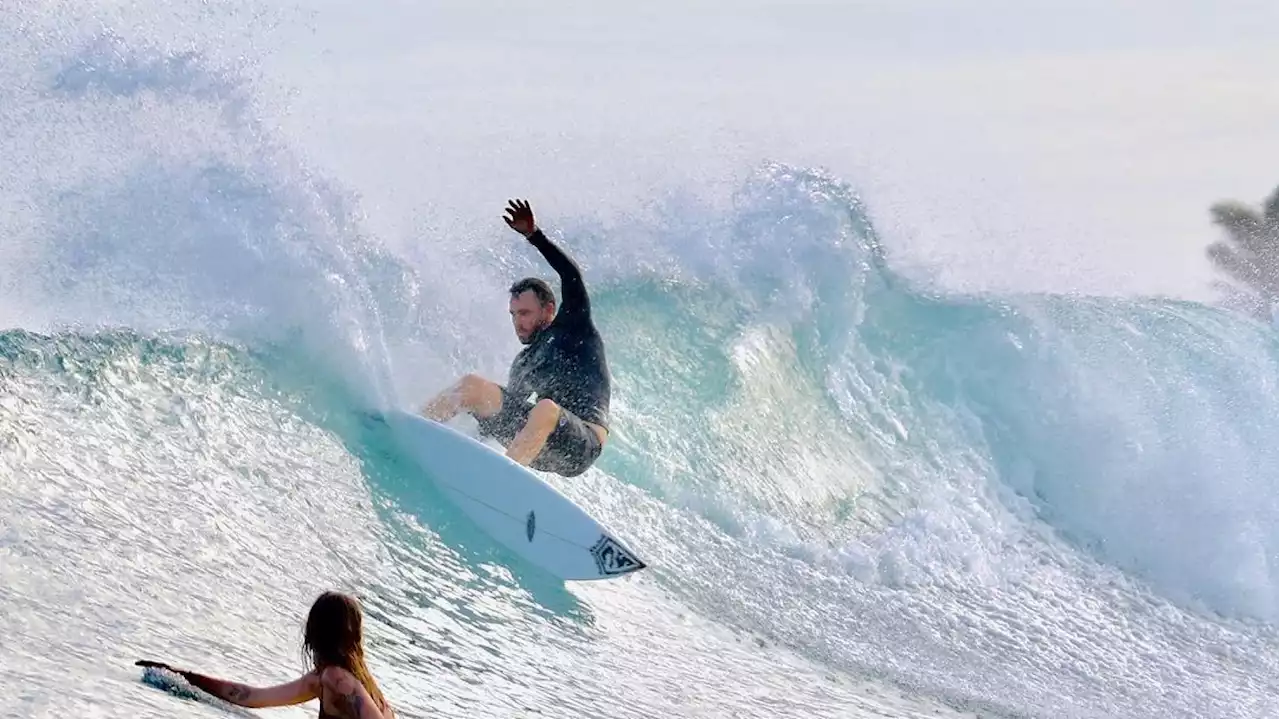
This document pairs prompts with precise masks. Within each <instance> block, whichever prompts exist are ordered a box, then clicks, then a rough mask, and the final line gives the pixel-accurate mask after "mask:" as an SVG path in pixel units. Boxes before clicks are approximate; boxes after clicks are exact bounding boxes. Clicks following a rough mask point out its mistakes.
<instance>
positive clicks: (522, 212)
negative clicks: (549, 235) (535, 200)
mask: <svg viewBox="0 0 1280 719" xmlns="http://www.w3.org/2000/svg"><path fill="white" fill-rule="evenodd" d="M510 202H511V204H509V205H507V217H504V218H502V219H503V220H505V221H506V223H507V226H508V227H510V228H511V229H513V230H515V231H516V232H519V233H520V234H522V235H524V236H525V237H528V236H529V235H532V234H533V231H534V230H536V229H538V226H537V225H535V224H534V222H533V210H531V209H529V203H528V202H526V201H525V200H511V201H510Z"/></svg>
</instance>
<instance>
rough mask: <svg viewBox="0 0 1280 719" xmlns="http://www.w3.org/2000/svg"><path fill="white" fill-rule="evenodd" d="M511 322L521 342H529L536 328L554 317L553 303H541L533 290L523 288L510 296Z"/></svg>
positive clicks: (535, 332)
mask: <svg viewBox="0 0 1280 719" xmlns="http://www.w3.org/2000/svg"><path fill="white" fill-rule="evenodd" d="M510 309H511V324H512V326H514V327H515V330H516V337H518V338H520V342H521V344H526V345H527V344H529V343H530V342H531V341H533V336H534V335H535V334H537V333H538V330H540V329H542V328H543V327H546V326H547V325H549V324H551V320H552V319H554V318H555V315H556V306H555V304H554V303H551V304H546V305H544V304H542V303H541V302H539V301H538V296H537V295H536V294H534V293H533V290H525V291H524V292H521V293H520V294H518V295H516V296H515V297H512V298H511V307H510Z"/></svg>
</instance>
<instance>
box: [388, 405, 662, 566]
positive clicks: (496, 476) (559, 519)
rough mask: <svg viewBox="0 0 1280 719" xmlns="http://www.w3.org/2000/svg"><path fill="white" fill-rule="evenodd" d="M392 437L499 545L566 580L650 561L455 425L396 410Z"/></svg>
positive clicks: (391, 423) (535, 477) (552, 489)
mask: <svg viewBox="0 0 1280 719" xmlns="http://www.w3.org/2000/svg"><path fill="white" fill-rule="evenodd" d="M383 420H384V421H385V422H386V423H387V426H388V427H390V429H391V433H392V436H393V437H395V439H396V442H397V444H399V445H400V446H401V448H403V450H404V451H405V452H406V454H408V455H409V456H410V457H412V458H413V460H414V461H415V462H416V463H417V465H418V466H419V467H420V468H421V469H422V472H423V474H425V475H427V476H428V477H430V478H431V480H432V481H434V482H435V483H436V485H437V486H439V487H440V489H441V490H442V491H444V493H445V494H447V495H448V496H449V497H450V498H451V499H452V500H454V502H456V503H457V505H458V507H459V509H461V510H462V511H463V512H465V513H466V514H467V516H468V517H470V518H471V519H472V520H474V521H475V522H476V523H477V524H479V525H480V527H481V528H482V529H484V530H485V531H486V532H488V533H489V535H490V536H492V537H493V538H494V539H496V540H497V541H499V542H501V543H502V544H503V545H505V546H507V547H508V548H510V549H511V550H513V551H514V552H516V553H517V554H519V555H520V556H521V557H524V558H525V559H527V560H529V561H530V562H532V563H533V564H535V565H537V566H539V567H542V568H543V569H545V570H547V571H548V572H550V573H551V574H553V575H555V576H557V577H559V578H561V579H564V580H587V579H612V578H615V577H621V576H624V575H627V574H630V573H632V572H635V571H638V570H641V569H644V568H645V566H646V565H645V563H644V562H643V561H641V560H640V558H639V557H638V556H636V554H635V553H634V552H632V551H631V550H630V549H628V548H627V547H626V546H625V545H624V544H623V543H622V542H621V541H620V540H619V539H618V538H617V537H615V536H614V535H613V534H612V533H611V532H610V531H609V530H608V529H607V528H606V527H604V526H603V525H602V524H600V523H599V522H597V521H596V520H595V519H593V518H592V517H591V515H589V514H587V513H586V512H585V511H584V510H583V509H582V508H581V507H579V506H578V505H576V504H574V503H573V502H572V501H570V500H569V498H568V497H566V496H564V495H563V494H561V493H560V492H559V491H558V490H557V489H556V488H555V487H553V486H551V485H550V484H548V483H547V482H546V481H545V480H543V479H542V478H541V477H539V476H538V475H537V474H535V473H533V472H531V471H529V470H528V469H527V468H525V467H523V466H521V465H520V464H519V463H517V462H515V461H514V460H512V459H510V458H508V457H507V456H506V455H504V454H501V453H500V452H497V451H495V450H493V449H492V448H490V447H489V446H487V445H485V444H484V443H483V442H481V441H479V440H477V439H475V438H472V437H469V436H467V435H465V434H463V433H462V432H459V431H457V430H455V429H453V428H452V427H449V426H447V425H444V424H440V423H439V422H434V421H431V420H429V419H426V418H424V417H421V416H418V415H414V414H409V413H408V412H403V411H400V410H392V411H389V412H387V413H385V414H384V415H383Z"/></svg>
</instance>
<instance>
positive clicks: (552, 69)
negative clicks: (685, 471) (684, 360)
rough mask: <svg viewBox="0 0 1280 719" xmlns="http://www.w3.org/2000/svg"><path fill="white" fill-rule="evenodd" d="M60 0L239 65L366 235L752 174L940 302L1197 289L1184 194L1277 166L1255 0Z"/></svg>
mask: <svg viewBox="0 0 1280 719" xmlns="http://www.w3.org/2000/svg"><path fill="white" fill-rule="evenodd" d="M63 5H65V9H64V10H63V11H62V12H63V14H64V15H66V18H67V20H68V21H70V22H74V23H84V24H85V25H86V27H87V26H95V27H96V25H95V23H99V22H100V21H102V20H103V19H104V18H105V19H106V20H107V23H106V24H107V25H108V26H111V27H113V28H114V29H116V30H117V31H118V32H121V33H122V34H124V35H126V36H128V35H130V34H133V35H135V36H137V37H149V38H150V41H152V42H168V43H171V45H172V46H173V47H179V48H181V47H189V46H194V47H196V48H199V49H200V50H202V51H204V52H206V53H208V54H210V55H212V56H214V57H221V58H235V57H240V58H242V59H243V60H244V61H245V62H247V63H248V64H249V65H251V66H253V67H254V68H256V69H255V70H253V71H254V72H256V73H257V75H256V77H255V80H254V81H253V82H254V92H255V95H256V98H257V99H258V100H259V101H260V102H262V103H264V104H265V105H266V107H267V110H266V113H267V117H266V119H267V120H268V122H270V120H271V119H272V117H273V116H275V117H276V118H277V119H278V120H279V123H280V124H279V128H280V129H281V131H282V132H283V135H284V138H285V141H286V143H287V144H289V145H290V146H291V147H293V148H294V149H296V151H297V152H298V153H299V154H300V155H301V156H303V157H304V159H305V161H306V162H307V163H309V164H310V165H311V166H312V167H314V168H315V169H316V170H317V171H319V172H320V173H322V174H324V175H326V176H327V177H329V178H331V179H333V180H335V181H336V182H338V183H340V184H342V185H345V186H346V187H347V188H349V189H351V190H353V191H354V192H356V193H358V194H359V195H360V197H361V202H362V207H363V209H364V210H365V212H366V214H367V222H368V225H369V227H370V228H371V230H373V231H374V232H375V233H376V234H377V236H378V237H379V238H380V239H381V240H383V241H384V242H386V243H387V244H390V245H393V246H410V245H416V246H422V245H424V244H425V245H427V246H429V245H430V243H431V242H440V241H442V240H441V236H442V235H444V234H445V233H448V235H449V236H451V237H461V236H472V235H475V234H476V233H479V235H481V236H484V235H485V233H492V237H493V238H494V240H493V241H498V238H501V237H502V232H503V231H504V230H505V228H503V227H501V226H500V225H497V224H496V223H497V215H498V213H499V212H500V210H501V205H502V204H503V203H504V202H505V200H506V198H508V197H510V196H514V195H523V196H527V197H530V198H531V199H534V200H536V201H537V202H538V205H537V208H538V209H539V210H540V211H541V213H542V215H543V217H544V218H545V219H546V220H547V221H548V222H552V223H554V222H555V221H556V220H557V219H563V220H564V221H565V222H566V223H570V222H571V221H573V219H574V218H579V217H581V216H583V215H587V214H591V213H599V214H601V215H602V216H603V217H604V218H605V219H606V220H608V219H609V218H614V219H616V218H617V217H620V216H621V213H625V212H627V211H630V210H631V209H632V208H634V207H636V206H639V205H643V204H645V203H647V202H649V201H651V200H653V199H654V198H657V197H661V196H662V195H663V194H664V193H667V192H670V191H673V190H693V191H695V192H698V193H700V194H703V195H706V196H708V197H709V198H710V199H712V200H723V199H724V198H726V197H727V196H728V193H729V192H731V191H732V189H734V188H735V187H736V186H737V183H738V182H739V179H740V178H741V176H742V175H743V174H744V173H745V172H747V171H748V170H750V169H751V168H752V167H754V166H756V165H757V164H759V163H761V162H765V161H777V162H783V163H788V164H794V165H800V166H821V167H823V168H825V169H827V170H829V171H831V172H833V173H834V174H836V175H837V176H839V177H841V178H842V179H844V180H846V181H848V182H850V183H851V184H853V185H854V186H855V187H856V188H857V189H858V190H859V191H861V192H862V194H863V195H864V197H865V199H866V200H867V202H868V204H869V206H870V209H871V212H872V216H873V220H874V221H875V222H876V224H877V226H878V227H879V229H880V230H881V233H882V234H883V236H884V237H885V240H886V244H887V245H888V247H889V248H890V252H891V254H892V256H893V258H894V261H895V262H896V263H899V265H900V266H903V267H906V266H915V267H920V268H923V270H925V271H927V272H929V273H931V274H934V275H936V276H938V277H939V278H941V279H942V280H943V281H944V282H946V283H947V284H948V285H950V286H954V287H962V288H991V289H1028V290H1040V289H1043V290H1055V291H1062V290H1073V289H1076V290H1081V291H1085V292H1091V293H1117V292H1118V293H1159V294H1169V295H1175V296H1183V297H1192V298H1197V299H1204V298H1207V297H1209V296H1210V295H1209V293H1208V287H1207V283H1208V281H1209V280H1210V279H1211V278H1212V273H1211V270H1210V268H1209V266H1208V264H1207V262H1206V261H1205V260H1204V254H1203V250H1204V247H1205V245H1206V244H1208V243H1209V242H1211V241H1212V240H1213V239H1215V238H1216V237H1217V236H1218V234H1217V232H1216V230H1215V229H1214V228H1213V227H1212V226H1211V225H1210V224H1209V220H1208V212H1207V210H1208V206H1209V205H1210V204H1211V203H1213V202H1214V201H1216V200H1219V199H1222V198H1238V199H1241V200H1245V201H1249V202H1253V203H1257V202H1259V201H1261V199H1262V198H1263V197H1264V196H1265V195H1266V194H1267V193H1268V192H1270V190H1271V189H1272V187H1274V186H1275V185H1276V183H1277V179H1278V178H1277V160H1278V155H1280V143H1278V142H1277V133H1278V128H1280V118H1278V117H1277V114H1278V109H1277V84H1278V77H1277V26H1278V22H1277V19H1278V18H1277V5H1276V3H1275V2H1274V1H1264V0H1229V1H1227V2H1218V1H1209V0H1203V1H1197V2H1186V1H1180V2H1167V1H1160V2H1157V1H1156V0H1131V1H1128V2H1114V0H1106V1H1104V0H1086V1H1084V2H1080V1H1078V0H1077V1H1073V2H1065V1H1060V0H1053V1H1052V2H1038V3H1025V2H1014V1H1012V0H1007V1H1006V0H1000V1H998V2H996V1H991V0H981V1H979V2H971V3H968V4H967V5H962V4H958V3H954V2H952V3H944V2H938V1H937V0H862V1H854V2H787V3H783V2H765V1H763V0H752V1H749V2H720V3H714V4H713V3H708V2H695V3H675V2H665V1H664V2H650V3H643V4H632V5H631V6H626V7H621V6H617V5H616V4H614V5H605V4H600V3H592V2H587V1H585V0H580V1H579V0H575V1H573V2H566V1H563V0H556V1H554V2H550V3H538V4H534V3H517V2H505V3H492V4H488V5H486V6H485V7H484V8H483V9H482V8H479V7H477V6H476V4H475V3H470V2H460V1H459V2H451V3H431V4H426V3H416V2H411V1H410V0H369V1H367V2H348V1H346V0H343V1H342V2H339V1H337V0H316V1H315V2H310V3H307V4H306V5H305V6H299V5H298V4H295V3H284V2H276V0H272V2H269V3H255V2H250V1H249V0H231V1H229V2H227V3H220V4H217V5H206V4H202V3H194V2H193V3H191V6H190V7H186V6H179V7H177V8H176V9H175V7H174V6H173V5H163V4H159V5H155V6H154V7H151V6H150V5H149V4H148V3H146V2H135V3H131V4H129V5H127V6H124V5H118V4H114V3H98V4H95V5H93V6H92V7H91V8H90V9H88V10H86V9H85V6H83V5H82V4H79V3H70V4H68V3H65V2H64V3H63ZM31 7H35V5H32V6H31ZM166 23H168V24H166ZM67 26H68V25H66V24H64V25H63V27H67ZM144 26H145V27H144Z"/></svg>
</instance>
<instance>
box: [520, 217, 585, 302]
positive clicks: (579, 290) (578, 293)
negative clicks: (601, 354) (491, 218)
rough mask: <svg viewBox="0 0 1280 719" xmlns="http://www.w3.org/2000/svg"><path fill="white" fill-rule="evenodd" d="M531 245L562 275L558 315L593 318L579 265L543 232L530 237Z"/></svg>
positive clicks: (535, 231) (538, 231) (539, 231)
mask: <svg viewBox="0 0 1280 719" xmlns="http://www.w3.org/2000/svg"><path fill="white" fill-rule="evenodd" d="M528 239H529V244H531V245H533V246H534V247H536V248H538V252H541V253H542V256H543V258H545V259H546V261H547V264H549V265H551V269H553V270H555V271H556V274H558V275H560V295H561V297H560V309H559V310H558V311H557V314H558V315H560V316H563V317H565V318H566V319H587V318H589V317H590V316H591V299H590V298H589V297H587V285H586V283H585V282H583V280H582V270H581V269H580V268H579V267H578V263H576V262H574V261H573V259H572V258H571V257H569V256H568V255H566V254H565V253H564V251H563V250H561V249H560V248H559V247H557V246H556V244H555V243H554V242H552V241H551V240H550V239H548V238H547V236H546V235H544V234H542V230H534V232H533V234H532V235H529V238H528Z"/></svg>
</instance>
